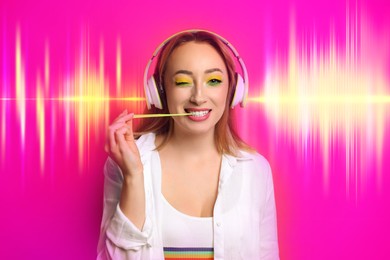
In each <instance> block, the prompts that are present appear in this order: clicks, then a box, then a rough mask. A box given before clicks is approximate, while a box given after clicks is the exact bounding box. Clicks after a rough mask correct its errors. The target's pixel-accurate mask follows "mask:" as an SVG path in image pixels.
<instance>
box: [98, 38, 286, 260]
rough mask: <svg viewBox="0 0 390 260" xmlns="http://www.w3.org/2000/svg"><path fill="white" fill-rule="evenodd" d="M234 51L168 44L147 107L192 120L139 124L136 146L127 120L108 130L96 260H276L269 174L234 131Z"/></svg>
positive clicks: (197, 43) (186, 42)
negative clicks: (101, 217)
mask: <svg viewBox="0 0 390 260" xmlns="http://www.w3.org/2000/svg"><path fill="white" fill-rule="evenodd" d="M158 50H159V49H158ZM231 51H233V52H235V50H234V49H233V47H230V46H229V45H227V42H226V41H225V40H224V39H223V38H221V37H220V36H218V35H216V34H213V33H210V32H207V31H185V32H181V33H178V34H176V35H174V36H173V37H171V38H170V39H169V40H167V41H166V42H165V43H164V44H163V47H161V52H160V55H159V57H158V62H157V65H156V68H155V72H154V75H153V77H152V78H151V79H152V81H153V82H152V85H153V84H154V81H155V84H156V87H157V90H158V94H159V96H158V98H157V99H156V98H154V100H157V101H155V102H154V103H153V102H152V103H153V104H154V105H155V106H156V107H160V108H162V109H163V111H162V112H163V113H166V114H168V113H170V114H184V113H187V114H189V115H188V116H177V117H160V118H153V119H149V120H145V121H144V124H143V125H141V126H140V128H139V129H138V131H137V133H138V135H140V136H139V138H138V139H134V134H133V130H132V119H133V114H132V113H127V111H124V112H123V113H122V114H121V115H119V116H118V118H117V119H115V120H114V122H113V123H112V124H111V125H110V126H109V131H108V138H107V140H108V141H107V144H106V151H107V152H108V154H109V158H108V160H107V162H106V165H105V170H104V173H105V185H104V212H103V220H102V227H101V235H100V240H99V247H98V259H164V258H165V259H169V258H170V257H175V259H177V258H178V257H180V256H181V257H182V258H181V259H186V258H191V259H195V258H202V259H212V258H214V259H279V256H278V243H277V228H276V209H275V200H274V190H273V182H272V174H271V170H270V167H269V164H268V162H267V160H266V159H264V157H262V156H261V155H259V154H257V153H256V152H255V151H253V149H251V148H250V147H249V146H248V145H246V144H245V143H244V142H243V141H242V140H241V139H240V138H239V137H238V136H237V135H236V133H235V132H234V129H233V127H232V125H233V123H232V117H231V116H230V106H234V105H235V104H232V102H235V103H237V102H236V101H234V99H235V96H239V95H238V94H237V93H236V92H237V88H238V84H237V81H240V80H241V81H242V78H241V77H240V76H239V75H237V74H236V73H235V65H234V64H235V63H234V59H233V58H232V55H231V54H230V53H231ZM156 52H158V51H156ZM155 56H156V55H155ZM236 57H237V58H238V55H236ZM240 62H241V61H240ZM241 65H242V64H241ZM149 66H150V63H149V64H148V66H147V70H148V68H149ZM243 69H245V68H243ZM147 70H146V73H145V74H147ZM244 73H246V71H245V72H244ZM148 84H150V81H149V83H148ZM147 88H149V86H148V87H147ZM243 98H245V97H243ZM147 99H148V100H149V101H148V102H151V101H150V100H151V99H150V93H147ZM152 99H153V98H152ZM159 100H160V101H161V103H160V104H156V103H158V101H159ZM240 102H243V100H240ZM148 106H149V104H148ZM156 107H153V108H152V110H150V112H149V113H161V110H159V109H157V108H156Z"/></svg>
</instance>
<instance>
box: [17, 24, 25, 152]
mask: <svg viewBox="0 0 390 260" xmlns="http://www.w3.org/2000/svg"><path fill="white" fill-rule="evenodd" d="M15 76H16V78H15V84H16V98H17V111H18V113H19V117H20V131H21V143H22V149H23V150H24V144H25V139H26V101H25V99H26V98H25V97H26V84H25V75H24V64H23V60H22V51H21V39H20V30H19V28H17V29H16V48H15Z"/></svg>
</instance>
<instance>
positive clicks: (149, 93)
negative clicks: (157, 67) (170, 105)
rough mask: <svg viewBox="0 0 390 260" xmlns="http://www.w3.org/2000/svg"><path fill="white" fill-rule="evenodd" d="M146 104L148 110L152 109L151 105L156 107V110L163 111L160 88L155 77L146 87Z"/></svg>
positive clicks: (149, 80)
mask: <svg viewBox="0 0 390 260" xmlns="http://www.w3.org/2000/svg"><path fill="white" fill-rule="evenodd" d="M146 104H147V105H148V109H150V108H151V105H154V106H155V107H156V108H159V109H163V105H162V102H161V97H160V94H159V93H158V87H157V84H156V80H155V79H154V77H153V76H152V77H150V78H149V79H148V82H147V87H146Z"/></svg>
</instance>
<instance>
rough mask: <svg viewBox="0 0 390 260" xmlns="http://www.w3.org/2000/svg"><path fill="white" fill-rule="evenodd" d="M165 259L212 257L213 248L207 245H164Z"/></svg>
mask: <svg viewBox="0 0 390 260" xmlns="http://www.w3.org/2000/svg"><path fill="white" fill-rule="evenodd" d="M164 257H165V260H177V259H194V260H195V259H203V260H211V259H214V249H213V248H207V247H164Z"/></svg>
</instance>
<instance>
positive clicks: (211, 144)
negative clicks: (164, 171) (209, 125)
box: [168, 129, 218, 156]
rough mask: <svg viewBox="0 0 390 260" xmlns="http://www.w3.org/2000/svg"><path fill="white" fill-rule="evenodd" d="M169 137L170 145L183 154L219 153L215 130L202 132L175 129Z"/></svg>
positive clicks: (205, 154)
mask: <svg viewBox="0 0 390 260" xmlns="http://www.w3.org/2000/svg"><path fill="white" fill-rule="evenodd" d="M173 131H174V132H173V134H172V136H171V138H170V139H169V141H168V142H169V145H170V146H171V147H174V148H175V150H176V151H177V152H178V153H180V154H181V155H186V156H187V155H189V156H199V155H204V156H208V155H210V154H216V153H218V151H217V148H216V146H215V140H214V131H209V132H207V133H202V134H193V133H186V132H183V131H175V129H174V130H173Z"/></svg>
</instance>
